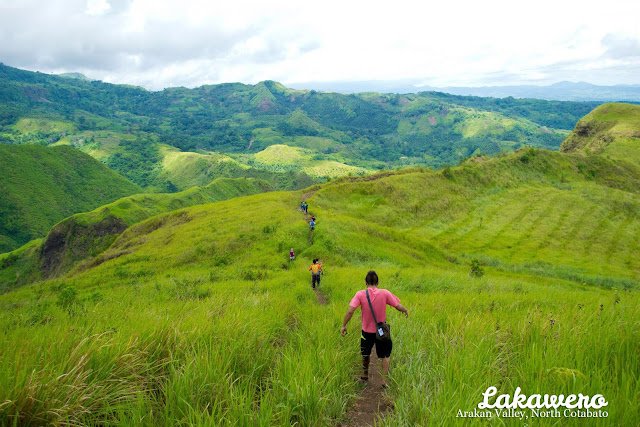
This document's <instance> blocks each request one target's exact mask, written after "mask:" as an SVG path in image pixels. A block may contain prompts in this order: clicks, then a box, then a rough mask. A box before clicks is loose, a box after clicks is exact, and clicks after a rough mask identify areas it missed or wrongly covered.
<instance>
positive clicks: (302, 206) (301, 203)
mask: <svg viewBox="0 0 640 427" xmlns="http://www.w3.org/2000/svg"><path fill="white" fill-rule="evenodd" d="M300 210H301V211H302V212H304V200H303V201H301V202H300Z"/></svg>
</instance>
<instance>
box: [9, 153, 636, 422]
mask: <svg viewBox="0 0 640 427" xmlns="http://www.w3.org/2000/svg"><path fill="white" fill-rule="evenodd" d="M638 180H640V176H638V175H637V174H636V169H635V168H633V167H631V166H629V165H626V164H624V163H621V164H619V163H617V162H614V161H610V160H607V159H606V158H604V157H598V156H586V155H583V154H579V153H576V154H561V153H554V152H548V151H544V150H522V151H519V152H517V153H514V154H511V155H505V156H500V157H497V158H476V159H474V160H473V161H470V162H468V163H466V164H464V165H462V166H459V167H456V168H451V169H445V170H442V171H436V172H431V171H423V170H416V169H414V170H406V171H402V172H399V173H385V174H380V175H378V176H373V177H372V176H366V177H357V178H343V179H341V180H336V181H334V182H332V183H329V184H325V185H323V186H318V187H314V188H311V189H307V190H305V191H303V192H272V193H264V194H258V195H253V196H247V197H240V198H234V199H231V200H227V201H221V202H216V203H210V204H204V205H199V206H192V207H188V208H185V209H180V210H175V211H172V212H169V213H165V214H161V215H158V216H153V217H150V218H148V219H146V220H144V221H142V222H138V223H135V224H133V225H131V226H130V227H129V228H128V229H127V230H126V231H124V233H122V234H121V235H119V237H117V239H116V240H115V241H114V242H113V244H112V245H111V246H110V248H109V249H107V250H106V251H105V252H104V253H103V254H101V255H100V258H101V262H99V263H94V264H93V265H89V266H88V267H87V268H83V269H77V270H75V271H74V272H73V274H71V275H67V276H62V277H59V278H57V279H52V280H48V281H45V282H41V283H38V284H35V285H32V286H25V287H21V288H19V289H16V290H14V291H12V292H10V293H7V294H4V295H2V296H0V313H1V314H0V348H5V349H10V350H11V351H4V352H1V353H0V423H4V424H13V423H16V424H21V425H38V424H43V423H58V424H65V423H67V424H84V425H98V424H123V425H134V424H135V425H186V424H198V425H265V426H268V425H283V426H284V425H292V424H293V425H301V426H308V425H318V426H321V425H335V424H337V423H340V422H341V421H343V420H344V419H345V417H346V414H347V412H348V410H349V407H350V405H351V404H352V403H353V401H354V399H355V396H356V395H357V394H358V392H359V390H360V387H361V386H359V385H358V384H357V382H356V381H355V378H356V376H357V375H358V373H359V353H358V338H359V333H358V328H359V325H358V318H356V319H354V320H353V321H352V322H351V324H350V325H349V334H348V335H347V336H346V337H344V338H343V337H341V336H340V334H339V328H340V325H341V321H342V316H343V314H344V312H345V311H346V308H347V304H348V301H349V299H350V298H351V296H352V295H353V293H354V292H355V291H356V290H358V289H361V288H362V287H363V281H364V276H365V274H366V272H367V271H368V270H369V269H371V268H374V269H376V270H377V271H378V273H379V275H380V277H381V286H382V287H386V288H389V289H391V290H392V291H393V292H394V293H395V294H396V295H398V296H399V297H400V299H401V300H402V303H403V304H404V305H405V306H406V307H407V308H408V309H409V311H410V316H409V318H408V319H404V318H402V317H401V316H399V315H398V314H396V313H395V312H394V313H390V314H389V319H390V322H391V324H392V330H393V334H394V337H395V342H394V353H393V362H392V373H391V379H392V381H391V388H390V389H389V391H388V395H389V397H390V398H391V399H392V400H393V402H394V405H395V408H394V410H393V412H391V413H390V414H388V415H387V416H386V417H385V418H384V419H383V420H381V421H380V424H381V425H388V426H397V425H406V426H413V425H484V424H486V421H484V420H481V419H475V420H469V419H460V418H457V417H456V413H457V411H458V410H459V409H461V410H473V408H474V407H475V406H476V405H477V403H479V402H480V401H481V400H482V396H481V394H482V392H483V391H484V390H486V389H487V388H488V387H489V386H492V385H493V386H496V387H498V388H499V390H500V391H501V392H504V393H511V392H513V390H514V389H515V387H517V386H520V387H521V388H522V390H523V392H524V393H526V394H533V393H552V394H560V393H564V394H568V393H575V394H577V393H583V394H589V395H593V394H596V393H600V394H602V395H604V396H605V397H606V399H607V401H608V402H609V405H608V406H607V408H606V409H607V411H608V414H609V417H608V418H605V419H589V420H587V421H586V424H588V425H603V426H604V425H636V424H637V423H638V421H639V420H640V382H639V379H640V363H639V362H640V359H639V355H640V324H638V318H640V298H639V294H638V289H639V287H638V281H639V279H640V271H639V267H640V266H639V264H638V260H637V256H636V254H637V253H638V243H637V241H636V240H637V239H634V238H633V236H634V235H636V236H637V232H638V230H639V228H640V214H639V210H638V207H639V206H640V196H639V195H638V189H639V188H640V186H639V185H638ZM303 193H305V194H306V195H307V196H308V197H309V199H308V201H309V204H310V211H311V212H312V213H314V214H315V215H316V216H317V217H318V223H317V228H316V231H315V232H314V235H313V236H310V235H309V233H308V230H307V226H306V223H305V221H304V218H303V216H302V214H301V213H300V212H298V211H297V209H296V207H297V206H298V204H299V202H300V199H301V198H302V197H303V196H302V195H303ZM290 247H293V248H294V249H295V250H296V253H297V256H298V259H297V260H296V261H294V262H293V263H289V261H288V249H289V248H290ZM314 257H320V258H321V259H322V260H323V262H324V265H325V266H326V274H325V276H324V278H323V282H322V285H321V291H322V292H323V294H324V295H325V297H326V299H327V301H328V303H327V304H326V305H322V304H320V303H319V302H318V300H317V298H316V296H315V295H314V293H313V292H312V291H311V289H310V285H309V277H308V272H307V266H308V264H309V263H310V260H311V258H314ZM3 259H4V258H3ZM472 259H478V260H479V261H480V268H481V269H482V270H483V272H484V274H483V275H482V277H472V276H471V275H470V263H471V261H472ZM0 261H2V259H0ZM498 421H499V420H498ZM502 421H503V423H504V424H507V425H523V424H522V422H521V421H519V420H516V419H502ZM531 422H532V424H535V425H538V424H539V425H558V423H560V424H561V425H585V420H584V419H577V418H563V419H561V420H532V421H531Z"/></svg>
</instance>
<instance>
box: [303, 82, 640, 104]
mask: <svg viewBox="0 0 640 427" xmlns="http://www.w3.org/2000/svg"><path fill="white" fill-rule="evenodd" d="M291 86H292V87H294V88H301V87H304V88H310V89H315V90H322V91H332V92H337V93H362V92H383V93H417V92H424V91H437V92H445V93H450V94H453V95H461V96H480V97H493V98H507V97H513V98H519V99H522V98H531V99H544V100H556V101H598V102H610V101H627V102H640V85H615V86H598V85H593V84H590V83H585V82H578V83H574V82H559V83H554V84H552V85H548V86H534V85H515V86H480V87H462V86H445V87H435V86H424V85H422V84H421V82H420V81H418V80H401V81H361V82H309V83H299V84H292V85H291Z"/></svg>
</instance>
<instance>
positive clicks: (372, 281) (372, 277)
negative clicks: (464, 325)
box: [364, 270, 378, 285]
mask: <svg viewBox="0 0 640 427" xmlns="http://www.w3.org/2000/svg"><path fill="white" fill-rule="evenodd" d="M364 280H365V282H367V285H377V284H378V275H377V274H376V272H375V271H373V270H371V271H369V272H368V273H367V277H365V279H364Z"/></svg>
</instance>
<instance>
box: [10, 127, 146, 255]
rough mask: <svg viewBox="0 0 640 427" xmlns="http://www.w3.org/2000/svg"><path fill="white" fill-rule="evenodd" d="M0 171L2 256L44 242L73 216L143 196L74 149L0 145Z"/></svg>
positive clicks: (134, 186)
mask: <svg viewBox="0 0 640 427" xmlns="http://www.w3.org/2000/svg"><path fill="white" fill-rule="evenodd" d="M22 125H23V126H25V127H26V128H28V127H29V126H31V124H29V123H25V122H22ZM0 170H1V171H2V179H0V194H2V196H1V197H0V252H7V251H9V250H12V249H15V248H17V247H18V246H20V245H23V244H24V243H26V242H28V241H29V240H31V239H34V238H36V237H42V236H44V235H45V234H46V233H47V232H48V231H49V229H50V228H51V226H52V225H53V224H55V223H56V222H58V221H60V220H61V219H63V218H65V217H67V216H69V215H71V214H74V213H76V212H82V211H86V210H90V209H93V208H95V207H97V206H100V205H103V204H105V203H108V202H111V201H113V200H115V199H117V198H119V197H123V196H126V195H129V194H132V193H135V192H138V191H140V188H139V187H138V186H136V185H135V184H132V183H131V182H129V181H127V180H126V179H124V178H123V177H121V176H120V175H118V174H116V173H115V172H113V171H111V170H109V169H108V168H107V167H105V166H104V165H102V164H101V163H99V162H97V161H95V160H94V159H92V158H91V157H89V156H87V155H86V154H83V153H80V152H79V151H77V150H74V149H72V148H69V147H55V148H47V147H39V146H24V145H23V146H16V145H5V144H0Z"/></svg>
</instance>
